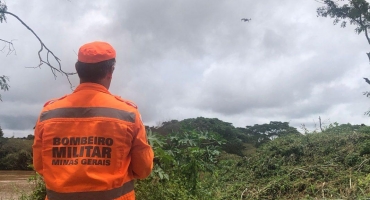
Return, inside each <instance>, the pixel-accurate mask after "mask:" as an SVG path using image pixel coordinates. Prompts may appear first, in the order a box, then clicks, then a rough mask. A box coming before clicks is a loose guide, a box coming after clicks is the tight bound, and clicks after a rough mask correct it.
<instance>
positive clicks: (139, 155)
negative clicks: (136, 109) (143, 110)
mask: <svg viewBox="0 0 370 200" xmlns="http://www.w3.org/2000/svg"><path fill="white" fill-rule="evenodd" d="M135 121H136V123H135V126H136V131H137V132H136V135H134V139H133V144H132V148H131V164H130V168H131V170H132V172H133V175H134V178H136V179H144V178H146V177H148V176H149V175H150V173H151V171H152V169H153V158H154V153H153V150H152V147H151V146H150V145H149V144H148V141H147V137H146V132H145V127H144V125H143V123H142V121H141V117H140V114H139V113H137V117H136V120H135Z"/></svg>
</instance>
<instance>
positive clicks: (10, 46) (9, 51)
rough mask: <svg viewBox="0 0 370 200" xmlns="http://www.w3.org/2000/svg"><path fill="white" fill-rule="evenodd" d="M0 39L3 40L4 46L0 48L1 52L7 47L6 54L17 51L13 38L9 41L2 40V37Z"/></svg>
mask: <svg viewBox="0 0 370 200" xmlns="http://www.w3.org/2000/svg"><path fill="white" fill-rule="evenodd" d="M0 41H2V42H4V46H3V48H2V49H1V50H0V51H1V52H3V51H4V50H5V49H8V53H7V54H6V56H8V55H10V54H12V53H13V52H14V54H15V55H17V52H16V51H15V48H14V46H13V40H11V41H10V42H9V41H7V40H3V39H0Z"/></svg>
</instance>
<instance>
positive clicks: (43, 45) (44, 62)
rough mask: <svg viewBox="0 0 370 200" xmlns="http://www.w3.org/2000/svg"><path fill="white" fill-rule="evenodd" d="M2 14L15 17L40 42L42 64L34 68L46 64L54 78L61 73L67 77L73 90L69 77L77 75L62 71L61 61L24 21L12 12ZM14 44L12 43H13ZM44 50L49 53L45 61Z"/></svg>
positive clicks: (39, 54)
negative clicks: (51, 58) (52, 59)
mask: <svg viewBox="0 0 370 200" xmlns="http://www.w3.org/2000/svg"><path fill="white" fill-rule="evenodd" d="M0 13H3V14H7V15H11V16H13V17H15V18H16V19H17V20H18V21H19V22H21V23H22V25H23V26H24V27H26V28H27V29H28V30H29V31H31V33H32V34H33V35H34V36H35V37H36V38H37V40H38V41H39V42H40V45H41V46H40V50H39V51H38V57H39V60H40V64H39V65H38V66H36V67H33V68H38V67H41V65H43V64H46V65H47V66H48V67H50V69H51V72H52V73H53V75H54V78H56V77H57V75H56V72H59V73H60V74H62V75H65V76H66V77H67V80H68V82H69V85H70V87H71V89H72V90H73V85H72V83H71V81H70V79H69V76H70V75H74V74H76V73H69V72H65V71H63V69H62V65H61V63H60V61H61V60H60V59H59V58H58V57H57V56H56V55H55V54H54V53H53V52H52V51H51V50H50V49H49V48H48V47H47V46H46V45H45V44H44V42H43V41H42V40H41V39H40V37H39V36H38V35H37V34H36V33H35V32H34V31H33V30H32V29H31V28H30V27H29V26H28V25H27V24H26V23H25V22H24V21H23V20H21V19H20V18H19V17H18V16H17V15H15V14H13V13H11V12H8V11H0ZM2 41H4V40H2ZM11 44H12V43H11ZM44 49H46V51H47V53H46V55H47V58H46V60H44V59H43V58H42V57H41V52H42V51H43V50H44ZM49 54H50V55H52V57H53V58H54V60H55V61H56V62H57V63H58V66H57V67H54V66H53V65H52V64H51V63H50V61H49Z"/></svg>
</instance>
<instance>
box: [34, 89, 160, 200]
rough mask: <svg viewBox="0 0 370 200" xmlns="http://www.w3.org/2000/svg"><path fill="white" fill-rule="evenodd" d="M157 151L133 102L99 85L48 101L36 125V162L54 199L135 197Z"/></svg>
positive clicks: (37, 168)
mask: <svg viewBox="0 0 370 200" xmlns="http://www.w3.org/2000/svg"><path fill="white" fill-rule="evenodd" d="M153 156H154V155H153V151H152V148H151V147H150V145H149V144H148V143H147V138H146V133H145V127H144V126H143V124H142V122H141V119H140V114H139V112H138V110H137V108H136V106H135V104H133V103H131V102H128V101H126V100H123V99H121V98H120V97H117V96H113V95H111V94H110V93H109V92H108V90H107V89H106V88H105V87H104V86H102V85H99V84H94V83H83V84H80V85H79V86H78V87H77V88H76V90H75V91H74V92H73V93H72V94H70V95H68V96H65V97H62V98H60V99H57V100H53V101H49V102H48V103H46V104H45V106H44V108H43V110H42V112H41V115H40V117H39V119H38V122H37V124H36V127H35V140H34V144H33V164H34V167H35V169H36V171H37V172H38V173H39V174H41V175H42V176H43V177H44V180H45V184H46V189H47V197H48V198H49V199H50V200H74V199H89V200H91V199H99V200H108V199H109V200H112V199H135V193H134V179H142V178H145V177H147V176H148V175H149V174H150V172H151V170H152V167H153Z"/></svg>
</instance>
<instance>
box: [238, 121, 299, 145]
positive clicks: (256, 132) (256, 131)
mask: <svg viewBox="0 0 370 200" xmlns="http://www.w3.org/2000/svg"><path fill="white" fill-rule="evenodd" d="M245 134H246V135H247V136H249V137H250V139H251V141H254V144H255V145H256V146H259V145H261V144H263V143H266V142H268V141H271V140H272V139H275V138H277V137H281V136H285V135H290V134H295V135H297V134H299V132H298V131H297V129H296V128H294V127H291V126H289V123H288V122H279V121H271V122H270V123H269V124H255V125H253V126H247V127H246V129H245Z"/></svg>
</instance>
